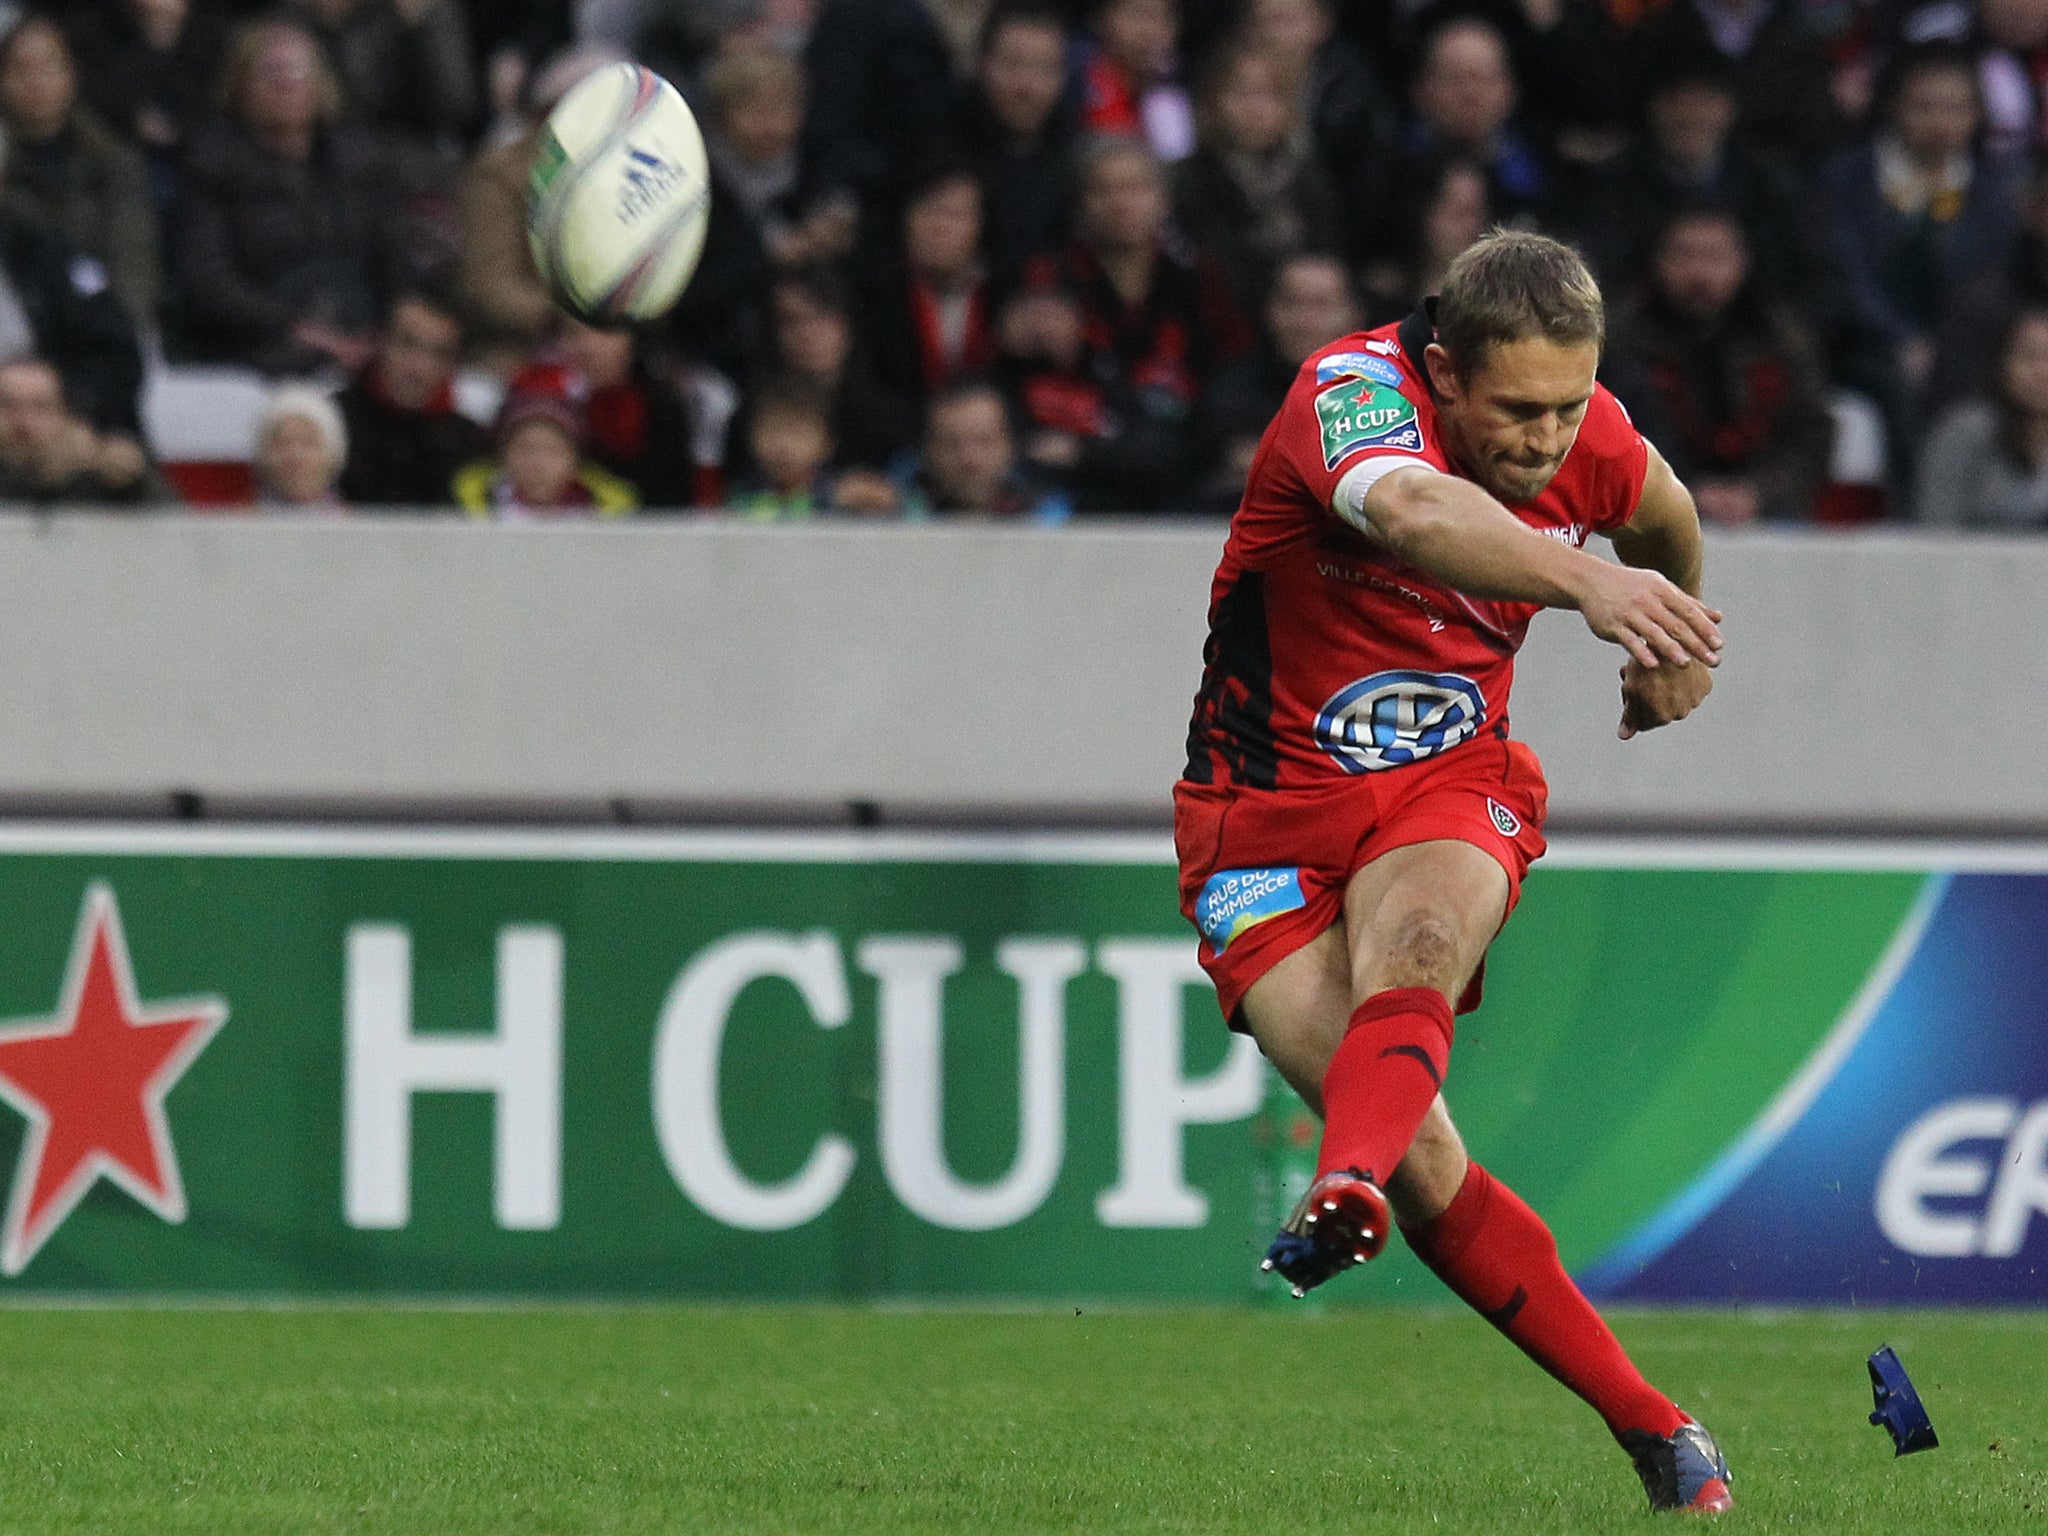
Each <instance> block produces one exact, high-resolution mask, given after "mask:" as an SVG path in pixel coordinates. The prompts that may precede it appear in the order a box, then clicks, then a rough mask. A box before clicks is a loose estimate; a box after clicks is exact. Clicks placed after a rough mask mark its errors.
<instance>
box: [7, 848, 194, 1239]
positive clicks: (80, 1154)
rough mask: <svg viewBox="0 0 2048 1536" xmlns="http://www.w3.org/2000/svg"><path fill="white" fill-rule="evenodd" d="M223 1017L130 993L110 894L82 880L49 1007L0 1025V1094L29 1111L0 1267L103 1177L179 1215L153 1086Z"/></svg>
mask: <svg viewBox="0 0 2048 1536" xmlns="http://www.w3.org/2000/svg"><path fill="white" fill-rule="evenodd" d="M227 1017H228V1009H227V1004H226V1003H224V1002H222V1001H220V1000H219V999H218V998H211V997H201V998H187V999H185V1000H183V1001H179V1002H166V1003H150V1004H145V1003H143V1002H141V1001H139V1000H138V998H137V997H136V992H135V972H134V969H133V967H132V966H131V965H130V964H129V960H128V941H127V939H126V938H125V937H124V936H123V935H122V932H121V913H120V910H119V908H118V907H116V905H115V903H114V893H113V891H112V890H110V889H109V888H108V887H106V886H104V885H94V886H92V887H91V888H90V889H88V890H87V891H86V894H85V906H84V909H83V910H82V911H81V912H80V913H79V918H78V934H77V937H76V938H74V939H73V940H72V944H71V960H70V963H69V964H68V965H67V966H66V967H65V972H64V987H63V991H62V992H61V993H60V994H59V996H58V999H57V1011H56V1013H55V1014H53V1015H51V1016H50V1017H48V1018H41V1019H14V1020H10V1021H8V1022H6V1023H4V1024H0V1098H4V1099H6V1101H7V1102H8V1103H9V1104H12V1105H13V1106H14V1107H15V1108H16V1109H18V1110H19V1111H21V1113H22V1115H23V1116H24V1117H26V1119H27V1120H28V1135H27V1137H26V1138H25V1139H24V1140H23V1142H22V1147H21V1159H20V1161H19V1162H18V1163H16V1164H15V1169H14V1189H13V1193H12V1194H10V1195H9V1196H8V1200H7V1215H6V1219H5V1221H4V1222H0V1274H6V1275H18V1274H20V1273H21V1272H22V1270H24V1269H26V1268H27V1267H28V1262H29V1260H30V1259H32V1258H34V1257H35V1256H36V1251H37V1250H38V1249H40V1248H41V1247H42V1246H43V1244H44V1243H46V1242H48V1241H49V1239H50V1235H51V1234H52V1233H54V1232H55V1231H56V1230H57V1228H58V1227H60V1226H62V1225H63V1223H64V1218H65V1217H67V1216H69V1215H70V1214H71V1213H72V1212H73V1211H74V1210H76V1209H77V1208H78V1202H79V1201H81V1200H83V1199H84V1198H85V1195H86V1191H87V1190H89V1189H91V1188H92V1186H93V1184H94V1182H95V1181H97V1180H99V1179H102V1178H104V1179H106V1180H108V1181H109V1182H110V1183H113V1184H117V1185H119V1186H120V1187H121V1188H122V1189H125V1190H126V1191H128V1193H129V1194H131V1195H133V1196H134V1197H135V1198H136V1199H137V1200H139V1201H141V1202H142V1203H143V1205H145V1206H147V1207H148V1208H149V1209H150V1210H152V1211H154V1212H155V1213H156V1214H157V1215H159V1216H161V1217H162V1218H163V1219H164V1220H165V1221H172V1222H179V1221H183V1220H184V1219H185V1186H184V1184H183V1183H182V1181H181V1180H180V1179H179V1177H178V1159H177V1153H176V1150H175V1149H174V1148H173V1147H172V1145H171V1129H170V1123H169V1122H168V1121H167V1120H166V1119H165V1117H164V1095H165V1094H167V1093H169V1092H170V1090H171V1087H172V1085H173V1084H175V1083H176V1082H177V1081H178V1079H179V1078H180V1077H182V1076H183V1075H184V1072H185V1069H186V1068H187V1067H189V1066H191V1065H192V1063H193V1061H194V1059H195V1058H197V1057H198V1055H199V1053H200V1052H201V1051H203V1050H205V1049H206V1045H207V1042H208V1041H210V1040H211V1039H212V1038H213V1037H214V1035H215V1033H216V1032H218V1031H219V1029H220V1027H221V1025H223V1024H225V1023H226V1022H227Z"/></svg>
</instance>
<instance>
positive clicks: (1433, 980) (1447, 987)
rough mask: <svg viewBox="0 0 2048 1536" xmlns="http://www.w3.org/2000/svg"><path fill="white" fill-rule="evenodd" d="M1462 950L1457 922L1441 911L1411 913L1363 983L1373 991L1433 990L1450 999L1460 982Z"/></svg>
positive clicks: (1396, 928) (1395, 930)
mask: <svg viewBox="0 0 2048 1536" xmlns="http://www.w3.org/2000/svg"><path fill="white" fill-rule="evenodd" d="M1461 947H1462V946H1461V945H1460V942H1459V932H1458V924H1457V923H1456V922H1455V921H1454V920H1452V919H1451V918H1449V917H1446V916H1445V915H1444V914H1442V913H1440V912H1431V911H1427V910H1422V911H1415V912H1411V913H1408V914H1407V915H1406V916H1404V917H1403V918H1401V920H1400V921H1399V922H1398V923H1397V924H1396V925H1395V927H1394V931H1393V933H1392V934H1391V935H1389V937H1388V940H1387V943H1386V946H1385V948H1384V950H1383V951H1382V952H1381V954H1380V955H1379V956H1378V957H1377V961H1378V963H1377V964H1376V965H1375V966H1374V967H1373V974H1372V975H1370V976H1368V977H1365V978H1362V980H1363V981H1365V982H1366V983H1367V984H1369V985H1370V987H1371V989H1372V990H1373V991H1379V990H1381V989H1382V988H1386V987H1434V988H1436V989H1437V990H1438V991H1439V992H1442V993H1444V994H1445V995H1446V996H1448V995H1449V994H1450V993H1451V992H1452V991H1453V990H1454V989H1455V987H1456V983H1457V981H1458V979H1459V977H1458V970H1459V966H1460V963H1461V959H1462V956H1461V953H1460V951H1461Z"/></svg>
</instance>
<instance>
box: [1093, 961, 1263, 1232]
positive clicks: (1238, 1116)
mask: <svg viewBox="0 0 2048 1536" xmlns="http://www.w3.org/2000/svg"><path fill="white" fill-rule="evenodd" d="M1095 960H1096V964H1097V965H1098V966H1099V967H1100V968H1101V969H1102V970H1103V971H1105V972H1106V973H1107V974H1109V975H1110V976H1113V977H1114V978H1115V979H1116V984H1117V1038H1118V1066H1117V1107H1118V1115H1117V1181H1116V1183H1115V1184H1114V1185H1113V1186H1112V1187H1110V1188H1109V1189H1106V1190H1104V1191H1103V1192H1102V1193H1101V1194H1100V1195H1099V1196H1097V1197H1096V1201H1095V1214H1096V1216H1097V1218H1098V1219H1099V1220H1100V1221H1101V1222H1102V1224H1103V1225H1104V1226H1106V1227H1199V1226H1201V1225H1202V1224H1203V1223H1204V1222H1206V1221H1207V1220H1208V1219H1209V1199H1208V1196H1206V1195H1204V1194H1203V1193H1202V1192H1201V1191H1200V1190H1199V1189H1196V1188H1194V1187H1193V1186H1192V1185H1190V1184H1189V1183H1188V1181H1187V1177H1186V1171H1185V1163H1184V1159H1183V1153H1184V1147H1183V1144H1182V1136H1181V1132H1182V1131H1183V1129H1184V1128H1186V1127H1187V1126H1190V1125H1215V1124H1218V1123H1221V1122H1223V1121H1227V1120H1242V1119H1244V1118H1245V1117H1246V1116H1248V1115H1250V1114H1252V1113H1253V1112H1254V1111H1256V1110H1257V1109H1258V1107H1259V1101H1260V1099H1261V1097H1262V1096H1263V1094H1264V1091H1265V1083H1266V1079H1265V1067H1264V1063H1263V1062H1262V1061H1261V1060H1260V1058H1259V1048H1258V1047H1257V1046H1256V1045H1254V1044H1253V1043H1252V1042H1251V1040H1250V1039H1249V1038H1248V1037H1246V1036H1244V1035H1232V1036H1231V1037H1230V1054H1229V1055H1227V1056H1226V1057H1224V1059H1223V1064H1222V1065H1221V1066H1219V1067H1218V1068H1216V1070H1215V1071H1213V1072H1210V1073H1207V1074H1206V1075H1204V1076H1202V1077H1196V1078H1190V1077H1188V1076H1186V1075H1185V1073H1186V1067H1185V1064H1184V1062H1185V1056H1184V1049H1183V1048H1184V1042H1185V1036H1186V1028H1185V1024H1186V1020H1185V1017H1184V1014H1183V1009H1182V1004H1183V1002H1184V1001H1185V999H1186V996H1187V989H1188V988H1189V987H1192V986H1196V985H1201V984H1206V980H1207V978H1206V977H1205V976H1204V975H1203V974H1202V967H1201V964H1200V962H1199V961H1198V960H1197V958H1196V952H1195V946H1194V945H1193V944H1191V943H1189V942H1187V941H1186V940H1183V939H1115V940H1111V941H1109V942H1107V943H1104V944H1102V945H1100V946H1098V948H1097V949H1096V951H1095Z"/></svg>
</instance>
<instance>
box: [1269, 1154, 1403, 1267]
mask: <svg viewBox="0 0 2048 1536" xmlns="http://www.w3.org/2000/svg"><path fill="white" fill-rule="evenodd" d="M1392 1225H1393V1218H1392V1217H1391V1216H1390V1215H1389V1214H1388V1211H1387V1197H1386V1196H1385V1195H1383V1194H1381V1193H1380V1187H1379V1185H1377V1184H1375V1183H1374V1182H1373V1181H1372V1180H1371V1178H1369V1177H1368V1176H1367V1175H1365V1174H1362V1173H1360V1172H1359V1171H1358V1170H1357V1169H1356V1168H1340V1169H1335V1170H1333V1171H1331V1172H1329V1173H1326V1174H1324V1175H1322V1176H1321V1177H1320V1178H1318V1179H1317V1180H1316V1181H1315V1183H1313V1184H1311V1185H1309V1187H1308V1193H1307V1194H1305V1195H1303V1196H1302V1197H1301V1203H1300V1204H1299V1205H1297V1206H1295V1208H1294V1214H1293V1215H1291V1216H1289V1217H1288V1218H1287V1224H1286V1225H1285V1226H1283V1227H1282V1228H1281V1229H1280V1235H1279V1236H1278V1237H1276V1238H1274V1239H1273V1246H1272V1247H1271V1248H1268V1249H1267V1250H1266V1260H1265V1262H1264V1263H1263V1264H1261V1265H1260V1266H1259V1268H1261V1269H1263V1270H1278V1271H1279V1272H1280V1277H1281V1278H1282V1279H1283V1280H1285V1281H1287V1282H1288V1284H1290V1285H1292V1286H1293V1287H1294V1294H1295V1295H1297V1296H1306V1295H1307V1294H1308V1293H1309V1292H1310V1291H1312V1290H1314V1289H1315V1288H1316V1287H1317V1286H1319V1285H1321V1284H1322V1283H1323V1282H1324V1281H1325V1280H1328V1279H1330V1278H1331V1277H1332V1276H1333V1275H1340V1274H1342V1273H1343V1272H1344V1271H1345V1270H1347V1269H1349V1268H1350V1267H1351V1266H1352V1265H1354V1264H1363V1263H1364V1262H1365V1261H1366V1260H1367V1259H1370V1258H1374V1257H1376V1256H1377V1255H1378V1254H1379V1251H1380V1250H1381V1249H1382V1248H1384V1247H1386V1246H1387V1232H1388V1230H1389V1228H1391V1226H1392Z"/></svg>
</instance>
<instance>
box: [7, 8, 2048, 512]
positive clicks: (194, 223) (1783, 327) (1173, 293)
mask: <svg viewBox="0 0 2048 1536" xmlns="http://www.w3.org/2000/svg"><path fill="white" fill-rule="evenodd" d="M621 58H633V59H638V60H640V61H642V62H645V63H647V64H648V65H650V66H651V67H653V68H655V69H657V70H658V71H660V72H661V73H662V74H663V75H665V76H666V77H667V78H668V79H670V80H671V81H673V82H674V83H675V84H676V85H677V87H678V88H679V89H681V90H682V92H683V93H684V95H685V96H686V97H687V98H688V99H689V101H690V102H691V104H692V105H693V107H694V108H695V109H696V111H697V114H698V117H699V120H700V122H701V123H702V125H703V127H704V130H705V134H706V138H707V141H708V144H709V148H710V155H711V164H712V168H713V177H714V182H713V203H712V220H711V228H710V233H709V238H708V242H707V247H706V251H705V256H704V262H703V265H702V267H701V269H700V271H699V273H698V275H697V277H696V279H695V281H694V282H693V283H692V285H691V287H690V289H689V290H688V292H687V293H686V294H685V296H684V298H683V300H682V301H681V303H680V304H679V305H678V306H677V307H676V309H675V310H674V311H673V312H672V313H671V314H669V315H668V316H666V317H664V319H663V320H662V321H661V322H659V323H658V324H655V325H651V326H648V327H645V328H643V329H641V330H639V331H635V332H632V333H627V332H607V331H601V330H595V329H592V328H589V327H587V326H582V325H578V324H576V323H574V322H572V321H569V320H568V319H566V318H565V317H564V316H562V315H561V314H560V313H559V312H558V311H557V310H556V308H555V307H554V305H553V304H552V303H551V302H550V300H549V297H548V294H547V291H546V289H545V287H544V286H543V284H542V283H541V281H540V280H539V278H538V276H537V275H536V273H535V271H534V267H533V263H532V259H531V257H530V255H529V253H528V250H527V244H526V234H525V217H524V214H525V185H526V173H527V167H528V165H529V163H530V160H531V157H532V153H533V148H534V145H535V142H536V134H537V124H538V123H539V122H540V120H541V119H542V118H543V117H544V116H545V114H546V113H547V111H548V109H549V108H550V107H551V106H552V105H553V104H554V103H555V102H556V101H558V100H560V98H561V97H562V95H563V94H564V93H565V92H566V91H567V90H568V89H569V88H570V87H571V86H572V85H573V84H574V83H575V82H576V81H577V80H579V79H581V78H582V77H583V76H584V75H585V74H587V73H588V72H589V71H590V70H591V69H594V68H597V67H600V66H602V65H603V64H605V63H608V62H611V61H613V60H617V59H621ZM0 132H4V140H5V149H4V155H5V158H4V169H0V500H5V501H7V502H12V503H17V504H18V503H28V504H32V505H38V506H52V505H60V504H71V503H75V504H80V505H94V506H115V507H118V506H136V507H142V506H150V505H161V504H165V503H175V502H184V503H187V504H189V505H193V506H198V507H206V508H210V509H216V510H228V509H233V508H238V507H239V508H247V507H255V508H259V509H269V510H280V511H282V510H287V509H296V510H300V511H306V512H331V513H345V512H347V511H348V510H349V509H390V508H409V509H434V508H440V509H449V508H457V509H461V510H464V511H466V512H468V513H469V514H471V515H474V516H498V517H519V516H554V515H586V516H614V517H615V516H623V515H627V514H637V515H643V516H644V515H648V514H649V513H654V512H660V513H668V514H676V513H696V514H703V513H705V512H707V511H711V510H714V509H715V510H716V511H717V512H719V513H720V514H721V515H736V516H744V517H751V518H760V519H799V518H807V517H813V516H820V515H841V516H848V517H870V518H911V519H917V518H939V517H947V516H960V515H971V516H980V517H991V516H993V517H1003V518H1020V519H1037V520H1040V521H1046V522H1056V521H1061V520H1064V519H1067V518H1071V517H1085V516H1088V515H1091V514H1118V515H1129V514H1140V515H1176V514H1178V515H1185V514H1190V513H1195V514H1205V515H1216V514H1220V513H1227V512H1228V511H1229V510H1230V509H1231V508H1232V507H1233V506H1234V505H1235V504H1236V499H1237V496H1238V493H1239V491H1240V490H1241V488H1242V485H1243V481H1244V475H1245V471H1246V468H1247V466H1248V464H1249V462H1250V459H1251V455H1252V451H1253V449H1254V447H1255V445H1256V443H1257V441H1258V437H1259V434H1260V433H1261V431H1262V430H1263V429H1264V427H1265V425H1266V422H1267V420H1268V419H1269V418H1270V416H1271V415H1272V413H1273V411H1274V410H1275V409H1276V407H1277V405H1278V403H1279V400H1280V397H1281V395H1282V394H1283V392H1284V391H1285V389H1286V387H1287V385H1288V383H1289V381H1290V379H1291V378H1292V376H1293V373H1294V371H1295V369H1296V367H1297V366H1298V364H1299V363H1300V361H1301V359H1302V358H1304V357H1305V356H1306V355H1307V354H1308V353H1310V352H1311V351H1313V350H1315V349H1316V348H1318V347H1320V346H1322V345H1323V344H1325V343H1326V342H1328V341H1330V340H1332V339H1334V338H1335V337H1337V336H1339V335H1342V334H1344V333H1346V332H1348V331H1351V330H1354V329H1357V328H1359V327H1361V326H1372V325H1380V324H1385V323H1387V322H1389V321H1394V320H1399V319H1401V318H1402V317H1404V316H1405V315H1406V314H1407V313H1408V312H1409V311H1410V310H1412V309H1413V307H1414V306H1415V305H1416V304H1417V302H1418V301H1419V300H1420V299H1421V298H1423V297H1424V296H1425V295H1427V294H1429V293H1431V292H1432V291H1433V289H1434V286H1435V284H1436V282H1437V279H1438V277H1439V275H1440V274H1441V273H1442V271H1443V269H1444V266H1445V264H1446V263H1447V262H1448V261H1449V260H1450V258H1451V257H1452V256H1453V255H1454V254H1455V253H1456V252H1457V251H1459V250H1460V249H1462V248H1463V247H1464V246H1465V245H1466V244H1468V243H1469V242H1470V241H1471V240H1473V239H1474V238H1475V237H1477V236H1478V235H1479V234H1480V233H1481V232H1482V231H1483V230H1485V229H1486V228H1488V227H1489V226H1491V225H1494V224H1497V223H1499V224H1509V225H1516V226H1526V227H1531V228H1540V229H1542V230H1545V231H1547V232H1549V233H1552V234H1556V235H1559V236H1561V237H1564V238H1567V239H1570V240H1572V241H1573V242H1575V243H1576V244H1577V245H1578V246H1579V247H1580V249H1581V250H1583V251H1584V252H1585V253H1586V255H1587V256H1588V258H1589V259H1590V260H1591V261H1592V263H1593V265H1594V267H1595V269H1596V271H1597V272H1598V273H1599V275H1600V277H1601V279H1602V281H1603V283H1604V285H1605V289H1606V292H1607V295H1608V299H1609V305H1610V342H1609V347H1608V351H1607V354H1606V357H1605V361H1604V363H1603V377H1604V378H1605V379H1606V380H1607V382H1608V383H1609V384H1610V385H1611V386H1612V387H1613V388H1614V390H1615V391H1616V392H1617V393H1618V394H1619V395H1620V396H1621V398H1622V399H1623V401H1624V402H1625V403H1626V404H1627V405H1628V407H1629V408H1630V410H1631V411H1632V412H1633V414H1634V415H1635V417H1636V420H1637V421H1638V423H1639V424H1640V425H1641V426H1642V427H1643V428H1644V430H1645V431H1646V432H1647V433H1649V435H1650V436H1651V437H1652V438H1653V440H1654V441H1655V442H1656V443H1657V444H1658V446H1659V447H1660V448H1661V449H1662V450H1663V452H1664V453H1665V455H1666V456H1667V457H1668V458H1670V459H1671V460H1672V462H1673V464H1674V465H1675V466H1676V467H1677V468H1678V470H1679V472H1680V473H1681V474H1682V475H1683V476H1684V477H1685V478H1686V480H1687V481H1688V483H1690V484H1691V485H1692V486H1693V488H1694V490H1695V492H1696V494H1697V496H1698V499H1699V503H1700V507H1701V511H1702V513H1703V515H1704V516H1705V517H1706V518H1707V519H1709V520H1710V521H1712V522H1715V523H1721V524H1744V523H1752V522H1757V521H1772V522H1803V521H1821V522H1828V523H1859V522H1870V521H1876V520H1883V519H1891V520H1907V521H1920V522H1927V523H1943V524H1969V525H1980V526H1996V527H2004V528H2020V527H2042V526H2048V161H2044V159H2043V155H2042V151H2043V149H2044V147H2048V0H1978V3H1977V4H1975V5H1971V4H1966V3H1958V0H1917V3H1915V0H1423V3H1416V0H1063V3H1062V0H574V3H570V0H502V3H485V0H290V3H287V4H285V5H283V6H274V5H273V6H265V7H261V8H259V7H254V6H249V5H244V4H236V3H223V0H63V3H61V4H51V5H45V6H38V5H33V4H31V5H26V6H21V5H8V4H4V3H0ZM224 380H226V381H236V380H239V381H241V382H240V383H239V384H236V385H235V387H233V388H230V387H228V385H227V384H224V383H223V381H224ZM181 402H182V408H181ZM224 415H225V416H226V417H228V418H231V419H230V420H226V421H224V420H223V416H224ZM195 416H197V417H198V418H200V419H201V422H202V424H203V426H204V427H205V430H204V431H202V432H200V433H198V434H197V437H196V438H195V441H196V440H198V439H204V440H205V442H207V443H209V444H212V445H213V446H211V447H208V448H206V449H204V450H203V451H192V450H191V449H190V446H189V445H188V444H186V443H185V442H184V441H182V438H183V436H184V434H183V433H182V431H181V429H180V427H179V423H180V422H181V421H189V420H191V419H192V418H193V417H195ZM224 433H225V434H226V435H227V436H228V437H230V438H233V439H235V440H236V441H241V440H243V439H245V440H246V445H247V446H246V451H243V452H223V451H222V450H221V449H220V448H219V446H218V445H219V443H220V442H221V440H222V438H223V434H224ZM236 434H240V436H239V437H237V436H236Z"/></svg>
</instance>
